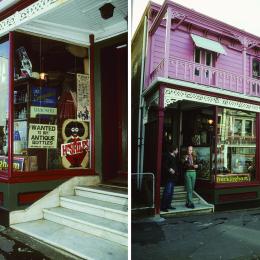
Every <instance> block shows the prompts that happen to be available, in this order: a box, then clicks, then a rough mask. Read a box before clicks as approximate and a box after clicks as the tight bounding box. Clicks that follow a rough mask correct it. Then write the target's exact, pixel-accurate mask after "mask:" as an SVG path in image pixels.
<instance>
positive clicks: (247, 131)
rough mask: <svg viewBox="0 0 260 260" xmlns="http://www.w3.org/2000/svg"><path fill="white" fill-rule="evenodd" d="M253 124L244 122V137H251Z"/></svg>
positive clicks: (249, 121) (247, 121) (248, 121)
mask: <svg viewBox="0 0 260 260" xmlns="http://www.w3.org/2000/svg"><path fill="white" fill-rule="evenodd" d="M252 129H253V122H252V121H251V120H245V135H248V136H252Z"/></svg>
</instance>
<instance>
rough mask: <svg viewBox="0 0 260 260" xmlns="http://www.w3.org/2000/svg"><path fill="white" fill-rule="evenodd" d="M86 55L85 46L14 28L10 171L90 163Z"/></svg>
mask: <svg viewBox="0 0 260 260" xmlns="http://www.w3.org/2000/svg"><path fill="white" fill-rule="evenodd" d="M88 57H89V54H88V49H87V48H84V47H80V46H75V45H72V44H68V43H63V42H59V41H54V40H49V39H45V38H40V37H36V36H31V35H27V34H22V33H15V34H14V89H13V96H14V98H13V106H14V111H13V112H14V114H13V118H14V132H13V164H14V165H15V166H16V167H13V169H14V171H16V172H33V171H47V170H61V169H87V168H90V167H91V165H90V161H91V152H90V150H91V147H90V146H91V145H90V144H91V123H90V122H91V116H92V115H91V104H90V84H89V82H90V77H89V65H88V64H89V59H88ZM4 154H5V155H6V156H7V151H5V152H4Z"/></svg>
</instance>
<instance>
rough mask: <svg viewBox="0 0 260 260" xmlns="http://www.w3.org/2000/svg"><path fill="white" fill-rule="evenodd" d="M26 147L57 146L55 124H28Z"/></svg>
mask: <svg viewBox="0 0 260 260" xmlns="http://www.w3.org/2000/svg"><path fill="white" fill-rule="evenodd" d="M28 139H29V144H28V148H57V125H45V124H30V126H29V138H28Z"/></svg>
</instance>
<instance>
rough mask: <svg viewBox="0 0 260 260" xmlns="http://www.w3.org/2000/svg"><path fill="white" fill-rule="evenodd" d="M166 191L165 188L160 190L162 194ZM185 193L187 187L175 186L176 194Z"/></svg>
mask: <svg viewBox="0 0 260 260" xmlns="http://www.w3.org/2000/svg"><path fill="white" fill-rule="evenodd" d="M163 191H164V187H161V188H160V192H163ZM179 191H185V186H174V192H179Z"/></svg>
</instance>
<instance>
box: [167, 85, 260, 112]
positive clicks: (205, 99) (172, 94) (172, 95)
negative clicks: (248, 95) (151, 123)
mask: <svg viewBox="0 0 260 260" xmlns="http://www.w3.org/2000/svg"><path fill="white" fill-rule="evenodd" d="M178 100H189V101H194V102H199V103H203V104H209V105H215V106H221V107H228V108H234V109H240V110H245V111H252V112H257V113H259V112H260V105H254V104H250V103H246V102H241V101H235V100H230V99H227V98H219V97H212V96H207V95H204V94H198V93H193V92H189V91H182V90H178V89H172V88H165V90H164V107H167V106H168V105H170V104H172V103H174V102H176V101H178Z"/></svg>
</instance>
